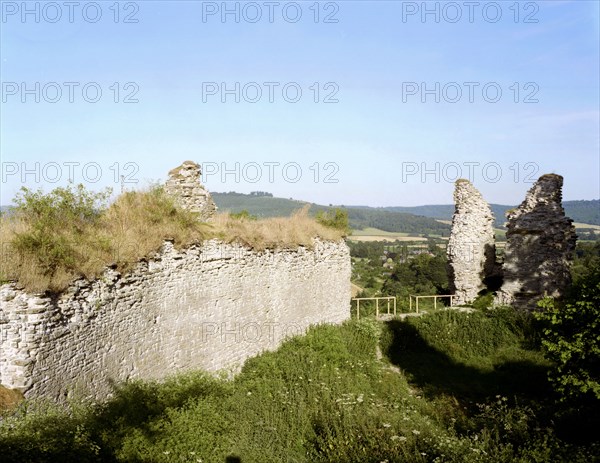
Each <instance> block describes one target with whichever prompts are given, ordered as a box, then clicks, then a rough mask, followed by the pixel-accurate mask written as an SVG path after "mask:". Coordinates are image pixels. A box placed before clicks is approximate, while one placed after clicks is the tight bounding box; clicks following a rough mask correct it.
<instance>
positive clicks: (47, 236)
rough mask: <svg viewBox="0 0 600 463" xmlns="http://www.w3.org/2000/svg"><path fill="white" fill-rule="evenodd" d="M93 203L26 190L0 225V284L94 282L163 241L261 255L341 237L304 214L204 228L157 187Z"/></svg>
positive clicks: (80, 196)
mask: <svg viewBox="0 0 600 463" xmlns="http://www.w3.org/2000/svg"><path fill="white" fill-rule="evenodd" d="M96 199H97V198H95V197H94V194H92V193H88V192H85V191H84V190H82V189H77V190H73V189H57V190H55V192H53V193H50V194H48V195H43V194H41V193H39V192H38V193H32V192H26V193H25V194H24V198H23V199H22V200H21V205H22V206H21V207H19V208H17V209H16V210H15V212H14V213H12V214H10V215H8V216H4V217H2V219H1V221H0V243H1V244H2V259H0V280H1V281H16V282H18V284H19V285H21V286H22V287H24V288H25V289H26V290H28V291H31V292H43V291H46V290H50V291H52V292H59V291H61V290H63V289H65V288H66V287H67V286H68V285H69V283H70V282H72V281H73V280H74V279H76V278H80V277H84V278H87V279H92V278H95V277H98V276H99V275H100V274H101V273H102V272H103V271H104V269H105V268H106V266H107V265H112V266H114V267H115V268H117V270H119V271H127V270H129V269H130V268H131V267H133V266H134V265H135V264H136V263H137V262H138V261H139V260H140V259H143V258H147V257H149V256H151V255H152V254H154V253H155V252H157V251H159V250H160V248H161V246H162V245H163V243H164V241H165V240H171V241H173V242H174V243H175V245H176V246H178V247H184V246H189V245H191V244H195V243H201V242H202V241H204V240H207V239H211V238H217V239H220V240H222V241H224V242H227V243H234V242H235V243H240V244H242V245H245V246H248V247H250V248H252V249H255V250H257V251H262V250H265V249H277V248H292V249H294V248H297V247H298V246H305V247H307V248H312V247H313V246H314V243H315V241H314V240H315V238H320V239H323V240H340V239H341V238H342V237H343V232H342V231H340V230H336V229H334V228H330V227H325V226H323V225H321V224H319V223H317V222H316V221H315V220H314V219H312V218H310V217H309V216H308V209H307V208H304V209H301V210H299V211H296V212H295V213H294V214H292V216H291V217H287V218H281V217H279V218H270V219H263V220H250V219H249V218H244V217H238V218H235V217H231V216H230V215H229V214H218V215H217V216H216V217H215V219H214V220H213V221H212V222H210V223H204V222H201V221H199V220H198V216H197V215H196V214H194V213H191V212H188V211H185V210H183V209H180V208H178V207H177V206H176V205H175V203H174V202H173V200H172V199H171V198H170V197H168V196H167V195H166V194H165V193H164V191H163V190H162V188H158V187H157V188H151V189H149V190H147V191H135V192H126V193H124V194H122V195H120V196H119V197H118V198H117V199H116V200H115V201H114V202H113V203H112V204H110V206H106V207H105V206H103V205H99V204H97V201H96Z"/></svg>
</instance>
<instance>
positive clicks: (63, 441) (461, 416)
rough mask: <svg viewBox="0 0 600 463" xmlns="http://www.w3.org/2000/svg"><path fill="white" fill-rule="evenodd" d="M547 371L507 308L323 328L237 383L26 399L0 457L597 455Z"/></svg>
mask: <svg viewBox="0 0 600 463" xmlns="http://www.w3.org/2000/svg"><path fill="white" fill-rule="evenodd" d="M378 345H380V346H381V351H382V352H383V354H384V355H383V358H382V359H381V360H378V356H377V348H378ZM547 368H548V364H547V362H546V361H545V360H544V359H543V358H542V357H541V354H540V353H539V351H538V350H537V348H536V345H535V330H534V329H533V328H532V327H531V325H530V322H529V320H528V319H523V318H519V316H517V315H515V314H514V313H512V312H508V311H494V312H476V313H474V314H461V313H436V314H432V315H428V316H424V317H421V318H418V319H410V320H407V321H405V322H400V321H393V322H389V323H386V324H381V323H378V322H375V321H374V320H372V319H367V320H361V321H360V322H357V321H350V322H347V323H345V324H343V325H341V326H318V327H315V328H312V329H311V330H310V331H309V333H308V334H307V335H306V336H303V337H296V338H293V339H290V340H289V341H287V342H286V343H284V344H283V345H282V346H281V348H280V349H279V350H278V351H276V352H269V353H264V354H263V355H261V356H259V357H256V358H253V359H250V360H248V361H247V362H246V364H245V366H244V368H243V370H242V372H241V373H240V374H239V375H238V376H237V377H236V378H235V379H233V380H229V381H227V380H225V379H219V378H214V377H211V376H208V375H205V374H203V373H201V372H195V373H188V374H186V375H181V376H178V377H174V378H170V379H168V380H167V381H165V382H164V383H161V384H159V383H143V382H130V383H126V384H122V385H118V386H116V388H115V393H114V397H113V398H112V399H111V400H109V401H107V402H105V403H102V404H98V405H88V406H75V405H73V406H72V407H71V408H70V410H68V411H65V410H60V409H58V408H56V407H49V406H43V405H40V404H33V403H26V404H25V405H24V406H22V407H21V408H20V409H18V410H17V411H16V412H13V414H11V415H8V416H5V418H4V419H3V421H1V422H0V452H1V453H0V454H1V455H2V459H3V461H4V462H6V463H9V462H13V461H15V462H16V461H18V462H23V463H25V462H33V461H35V462H39V463H42V462H46V461H48V462H50V461H52V462H54V461H62V462H69V461H78V462H128V463H133V462H156V463H159V462H205V463H208V462H236V461H237V462H243V463H252V462H261V463H262V462H265V463H269V462H273V463H275V462H278V463H279V462H311V463H312V462H315V463H320V462H323V463H325V462H357V461H358V462H367V463H370V462H373V463H380V462H384V461H387V462H388V463H392V462H494V463H496V462H514V461H517V462H547V461H553V462H554V461H565V462H592V461H597V455H598V454H599V453H598V450H599V448H598V444H597V442H596V443H594V441H593V439H594V437H592V438H590V439H588V440H585V439H583V440H581V439H580V440H579V441H577V440H576V439H574V438H573V435H574V434H576V433H578V432H579V431H580V428H581V427H583V426H584V425H588V423H584V420H580V421H581V423H580V425H579V426H577V425H575V426H574V427H573V428H572V429H570V430H569V432H567V433H565V432H563V431H561V430H560V426H559V424H560V422H561V420H562V418H561V414H560V413H559V412H560V411H559V410H558V409H557V408H556V406H555V405H554V403H553V402H552V400H551V399H552V396H551V393H550V392H548V389H547V385H546V380H545V371H546V369H547ZM579 413H580V415H579V416H578V417H581V415H582V414H584V413H583V412H579ZM563 421H564V420H563ZM574 422H575V423H577V422H576V421H574ZM590 429H591V431H590V433H591V434H593V432H594V431H593V430H594V429H596V428H595V427H593V426H590ZM561 432H562V434H561Z"/></svg>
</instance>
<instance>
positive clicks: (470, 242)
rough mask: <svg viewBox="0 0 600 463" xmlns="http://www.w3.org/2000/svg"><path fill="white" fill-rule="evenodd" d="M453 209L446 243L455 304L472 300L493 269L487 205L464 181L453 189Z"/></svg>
mask: <svg viewBox="0 0 600 463" xmlns="http://www.w3.org/2000/svg"><path fill="white" fill-rule="evenodd" d="M454 203H455V211H454V216H453V217H452V231H451V233H450V240H449V242H448V247H447V254H448V266H449V276H450V285H451V289H452V290H453V291H454V294H456V299H455V301H456V303H457V304H466V303H470V302H473V300H474V299H475V298H476V297H477V294H478V293H479V291H481V290H482V289H484V288H485V284H484V280H485V279H486V278H488V277H490V276H491V275H492V274H493V272H494V266H495V261H496V247H495V244H494V216H493V214H492V211H491V209H490V206H489V205H488V203H487V202H485V200H484V199H483V197H482V196H481V194H480V193H479V191H477V189H476V188H475V187H474V186H473V185H472V184H471V182H469V181H468V180H464V179H460V180H458V181H457V182H456V185H455V188H454Z"/></svg>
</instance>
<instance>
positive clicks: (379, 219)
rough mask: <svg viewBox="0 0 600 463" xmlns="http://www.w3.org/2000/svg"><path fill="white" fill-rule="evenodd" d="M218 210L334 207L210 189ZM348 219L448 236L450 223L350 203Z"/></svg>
mask: <svg viewBox="0 0 600 463" xmlns="http://www.w3.org/2000/svg"><path fill="white" fill-rule="evenodd" d="M211 194H212V197H213V199H214V201H215V203H216V204H217V206H218V208H219V210H220V211H221V212H225V211H228V212H233V213H235V212H240V211H242V210H246V211H248V212H249V213H250V214H252V215H255V216H257V217H261V218H266V217H279V216H288V215H290V214H291V213H292V212H293V211H296V210H298V209H300V208H302V207H304V206H305V205H306V204H309V205H310V213H311V214H316V213H317V212H318V211H320V210H328V209H332V208H333V207H330V206H323V205H319V204H314V203H307V202H304V201H297V200H294V199H284V198H274V197H271V196H256V195H246V194H242V193H234V192H230V193H211ZM346 210H347V211H348V219H349V221H350V226H351V227H352V228H354V229H363V228H367V227H372V228H378V229H380V230H384V231H389V232H403V233H409V234H412V235H421V234H431V235H441V236H449V234H450V226H449V225H448V224H443V223H439V222H438V221H436V220H435V219H433V218H430V217H423V216H418V215H415V214H410V213H405V212H394V211H386V210H382V209H376V208H365V207H362V208H361V207H349V208H346Z"/></svg>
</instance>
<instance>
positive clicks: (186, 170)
mask: <svg viewBox="0 0 600 463" xmlns="http://www.w3.org/2000/svg"><path fill="white" fill-rule="evenodd" d="M201 175H202V171H201V168H200V165H199V164H196V163H195V162H193V161H185V162H184V163H183V164H181V165H180V166H179V167H176V168H175V169H173V170H171V171H170V172H169V178H168V180H167V182H166V183H165V192H166V193H167V194H169V195H171V196H172V197H173V198H175V200H176V201H177V203H178V204H179V205H180V206H181V207H182V208H184V209H187V210H189V211H191V212H197V213H198V214H200V220H203V221H207V220H210V219H211V218H212V217H213V216H214V215H215V213H216V211H217V206H216V204H215V202H214V201H213V199H212V196H211V195H210V193H209V192H208V190H206V188H204V186H203V185H202V183H201V182H200V180H201Z"/></svg>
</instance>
